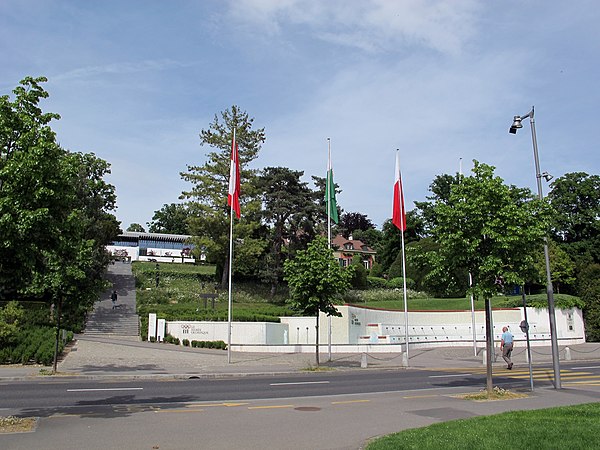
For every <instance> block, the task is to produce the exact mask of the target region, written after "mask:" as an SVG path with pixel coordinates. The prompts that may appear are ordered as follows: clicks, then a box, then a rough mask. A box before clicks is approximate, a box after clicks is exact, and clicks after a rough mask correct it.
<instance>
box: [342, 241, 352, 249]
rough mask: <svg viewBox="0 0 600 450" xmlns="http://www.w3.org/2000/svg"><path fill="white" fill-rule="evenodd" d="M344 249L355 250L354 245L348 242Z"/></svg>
mask: <svg viewBox="0 0 600 450" xmlns="http://www.w3.org/2000/svg"><path fill="white" fill-rule="evenodd" d="M344 248H345V249H346V250H354V244H351V243H350V242H346V243H345V244H344Z"/></svg>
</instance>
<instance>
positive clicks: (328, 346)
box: [317, 138, 333, 361]
mask: <svg viewBox="0 0 600 450" xmlns="http://www.w3.org/2000/svg"><path fill="white" fill-rule="evenodd" d="M330 170H331V138H327V178H326V181H325V192H326V194H325V195H326V196H327V245H328V246H329V248H331V196H330V195H329V189H330V186H329V183H330V182H332V181H333V179H331V178H332V177H330V176H329V171H330ZM317 314H319V312H317ZM327 353H328V361H331V316H328V317H327Z"/></svg>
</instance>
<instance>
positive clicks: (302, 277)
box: [284, 236, 352, 316]
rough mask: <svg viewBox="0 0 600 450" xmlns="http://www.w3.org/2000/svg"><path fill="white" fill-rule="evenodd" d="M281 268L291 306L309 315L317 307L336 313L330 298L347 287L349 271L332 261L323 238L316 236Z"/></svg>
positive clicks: (317, 309)
mask: <svg viewBox="0 0 600 450" xmlns="http://www.w3.org/2000/svg"><path fill="white" fill-rule="evenodd" d="M284 271H285V279H286V280H287V282H288V285H289V288H290V299H289V303H290V305H291V306H292V307H293V308H295V309H297V310H299V311H302V312H303V313H304V314H309V315H315V314H317V313H318V312H319V311H322V312H324V313H326V314H327V315H329V316H338V315H339V312H338V311H337V309H336V308H335V306H334V301H335V300H336V299H337V298H339V297H340V296H341V295H342V294H344V293H345V292H346V291H347V290H348V289H349V288H350V278H351V276H352V273H351V271H349V270H344V269H343V268H342V267H341V266H340V264H339V263H338V261H336V259H335V258H334V256H333V250H331V249H330V248H329V247H328V244H327V239H326V238H324V237H321V236H318V237H316V238H315V239H314V240H313V241H312V242H311V243H310V244H309V245H308V248H307V249H306V250H301V251H299V252H298V253H297V254H296V257H295V258H294V259H291V260H288V261H286V262H285V265H284Z"/></svg>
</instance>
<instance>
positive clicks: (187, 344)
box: [181, 339, 190, 347]
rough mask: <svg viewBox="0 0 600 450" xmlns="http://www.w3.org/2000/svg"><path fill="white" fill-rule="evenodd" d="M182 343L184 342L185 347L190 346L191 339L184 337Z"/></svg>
mask: <svg viewBox="0 0 600 450" xmlns="http://www.w3.org/2000/svg"><path fill="white" fill-rule="evenodd" d="M181 343H182V344H183V346H184V347H189V346H190V340H189V339H184V340H183V341H181Z"/></svg>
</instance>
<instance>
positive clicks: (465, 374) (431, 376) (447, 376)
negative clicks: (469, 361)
mask: <svg viewBox="0 0 600 450" xmlns="http://www.w3.org/2000/svg"><path fill="white" fill-rule="evenodd" d="M469 375H473V374H472V373H459V374H456V375H429V378H450V377H466V376H469Z"/></svg>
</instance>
